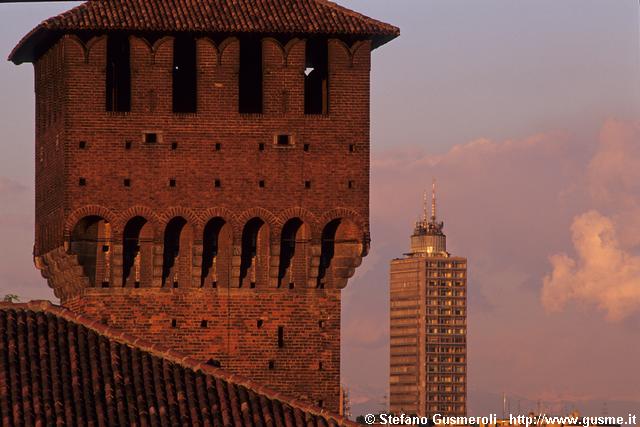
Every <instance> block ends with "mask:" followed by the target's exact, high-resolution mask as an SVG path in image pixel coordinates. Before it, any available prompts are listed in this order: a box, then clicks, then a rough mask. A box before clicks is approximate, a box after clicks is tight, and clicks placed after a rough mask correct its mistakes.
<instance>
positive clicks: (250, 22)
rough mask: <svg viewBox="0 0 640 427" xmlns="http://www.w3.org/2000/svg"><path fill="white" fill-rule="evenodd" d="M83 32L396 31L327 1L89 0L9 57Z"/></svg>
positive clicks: (388, 34)
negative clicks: (54, 37)
mask: <svg viewBox="0 0 640 427" xmlns="http://www.w3.org/2000/svg"><path fill="white" fill-rule="evenodd" d="M85 30H89V31H108V30H111V31H113V30H127V31H153V32H177V31H192V32H202V33H271V34H274V33H275V34H283V33H284V34H331V35H357V36H366V37H370V38H372V39H373V42H374V47H376V46H379V45H381V44H384V43H386V42H387V41H389V40H391V39H393V38H395V37H397V36H398V35H399V34H400V30H399V29H398V28H397V27H394V26H393V25H389V24H385V23H384V22H380V21H377V20H375V19H372V18H369V17H367V16H364V15H362V14H360V13H357V12H354V11H352V10H349V9H347V8H344V7H342V6H339V5H337V4H335V3H333V2H330V1H328V0H89V1H87V2H86V3H83V4H82V5H80V6H78V7H76V8H73V9H71V10H69V11H67V12H65V13H63V14H61V15H58V16H55V17H52V18H49V19H47V20H46V21H44V22H42V23H41V24H40V25H38V26H37V27H36V28H35V29H34V30H32V31H31V32H30V33H29V34H28V35H27V36H25V38H23V39H22V40H21V41H20V43H19V44H18V46H16V47H15V48H14V50H13V52H12V53H11V55H10V57H9V59H10V60H12V61H14V62H16V63H20V62H25V61H32V60H33V59H35V58H37V53H38V52H37V49H35V47H34V46H33V45H34V44H37V43H38V42H40V41H41V39H42V38H43V36H44V33H47V32H48V33H59V32H76V31H85Z"/></svg>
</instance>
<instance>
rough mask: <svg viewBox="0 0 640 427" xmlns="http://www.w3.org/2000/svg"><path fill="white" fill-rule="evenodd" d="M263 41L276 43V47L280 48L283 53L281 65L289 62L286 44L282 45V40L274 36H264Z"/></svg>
mask: <svg viewBox="0 0 640 427" xmlns="http://www.w3.org/2000/svg"><path fill="white" fill-rule="evenodd" d="M262 43H263V44H265V43H271V44H272V45H274V46H275V47H277V48H278V51H279V52H280V54H281V55H282V56H281V57H280V65H283V66H284V65H285V64H286V63H287V52H286V51H285V49H284V46H283V45H282V43H280V41H279V40H278V39H276V38H274V37H264V38H263V39H262Z"/></svg>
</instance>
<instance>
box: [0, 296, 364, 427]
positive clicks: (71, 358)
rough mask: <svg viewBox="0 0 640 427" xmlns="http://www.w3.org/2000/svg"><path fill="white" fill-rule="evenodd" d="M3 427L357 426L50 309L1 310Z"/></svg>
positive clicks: (38, 305)
mask: <svg viewBox="0 0 640 427" xmlns="http://www.w3.org/2000/svg"><path fill="white" fill-rule="evenodd" d="M0 417H1V418H0V424H1V425H17V426H18V425H62V424H64V425H69V426H71V425H73V426H87V425H96V426H97V425H109V426H115V425H121V426H124V425H139V426H145V425H150V426H174V425H191V426H198V425H202V426H242V427H248V426H265V427H266V426H274V427H294V426H299V427H303V426H304V427H337V426H355V425H356V424H355V423H352V422H350V421H347V420H345V419H343V418H341V417H338V416H335V415H331V414H329V413H327V412H325V411H323V410H322V409H320V408H317V407H314V406H310V405H307V404H304V403H301V402H297V401H295V400H289V399H286V398H284V397H282V396H279V395H278V394H277V393H275V392H273V391H271V390H268V389H266V388H264V387H261V386H259V385H257V384H254V383H253V382H251V381H249V380H247V379H245V378H242V377H239V376H235V375H231V374H229V373H227V372H225V371H223V370H221V369H218V368H214V367H212V366H209V365H207V364H203V363H201V362H199V361H196V360H193V359H190V358H187V357H184V356H182V355H180V354H178V353H176V352H174V351H171V350H167V349H164V348H159V347H157V346H156V347H154V346H152V345H150V344H147V343H145V342H144V341H143V340H139V339H136V338H134V337H131V336H128V335H126V334H124V333H121V332H117V331H116V330H113V329H111V328H109V327H107V326H105V325H104V324H102V323H100V322H97V321H95V320H89V319H87V318H84V317H82V316H80V315H77V314H75V313H73V312H71V311H68V310H66V309H64V308H61V307H58V306H54V305H51V304H50V303H49V302H42V301H36V302H31V303H28V304H7V303H0Z"/></svg>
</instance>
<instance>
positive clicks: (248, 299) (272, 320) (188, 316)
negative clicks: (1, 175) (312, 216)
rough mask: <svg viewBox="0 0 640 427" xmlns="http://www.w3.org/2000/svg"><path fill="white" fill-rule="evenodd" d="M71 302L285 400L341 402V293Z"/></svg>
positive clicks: (136, 292) (183, 293)
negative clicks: (275, 392)
mask: <svg viewBox="0 0 640 427" xmlns="http://www.w3.org/2000/svg"><path fill="white" fill-rule="evenodd" d="M66 305H67V306H68V307H69V308H71V309H73V310H74V311H77V312H78V313H82V314H86V315H89V316H91V317H95V318H98V319H100V320H102V321H103V322H105V323H106V324H108V325H116V326H117V327H118V328H120V329H124V330H126V331H127V332H129V333H131V334H133V335H135V336H140V337H143V338H144V339H146V340H147V341H151V342H152V343H154V344H161V345H165V346H168V347H170V348H172V349H175V350H178V351H180V352H183V353H185V354H190V355H192V356H194V357H196V358H199V359H203V360H215V361H217V362H220V365H221V367H222V368H223V369H226V370H231V371H232V372H238V373H242V374H243V375H245V376H247V377H249V378H252V379H253V380H254V381H256V382H258V383H262V384H269V385H270V387H272V388H275V389H277V390H279V391H281V392H283V393H285V394H286V395H290V396H296V397H300V398H302V399H304V400H307V401H309V402H314V403H316V404H317V403H319V402H321V401H322V404H323V406H325V407H331V408H336V407H337V405H338V400H337V399H338V395H339V384H340V342H339V340H338V339H336V337H339V334H340V291H339V290H326V289H325V290H317V289H305V290H297V289H296V290H289V289H270V290H256V289H228V288H227V289H193V290H186V289H109V290H105V289H85V290H84V291H83V293H82V296H80V297H76V298H73V299H72V300H69V301H68V302H67V304H66ZM174 321H175V323H173V322H174ZM279 328H281V331H282V332H281V334H282V339H281V342H279ZM270 363H272V364H273V365H272V367H270V366H269V364H270Z"/></svg>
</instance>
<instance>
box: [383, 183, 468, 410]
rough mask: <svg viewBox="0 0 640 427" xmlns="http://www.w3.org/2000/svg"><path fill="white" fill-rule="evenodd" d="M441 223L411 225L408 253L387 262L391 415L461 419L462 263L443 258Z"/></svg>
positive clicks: (464, 318) (463, 407)
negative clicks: (389, 315)
mask: <svg viewBox="0 0 640 427" xmlns="http://www.w3.org/2000/svg"><path fill="white" fill-rule="evenodd" d="M443 228H444V223H443V222H438V220H437V217H436V195H435V184H434V185H433V194H432V202H431V216H430V217H429V216H428V214H427V196H426V193H425V209H424V216H423V217H422V219H421V220H418V221H417V222H416V227H415V230H414V232H413V235H412V236H411V252H410V253H408V254H405V256H404V257H403V258H397V259H394V260H393V261H391V286H390V297H391V366H390V368H391V369H390V378H389V383H390V411H391V412H393V413H398V414H399V413H404V414H418V415H433V414H443V415H444V414H446V415H465V414H466V397H467V388H466V385H467V384H466V383H467V374H466V372H467V259H466V258H462V257H456V256H452V255H451V254H450V253H448V252H447V240H446V239H447V238H446V236H445V234H444V233H443Z"/></svg>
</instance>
